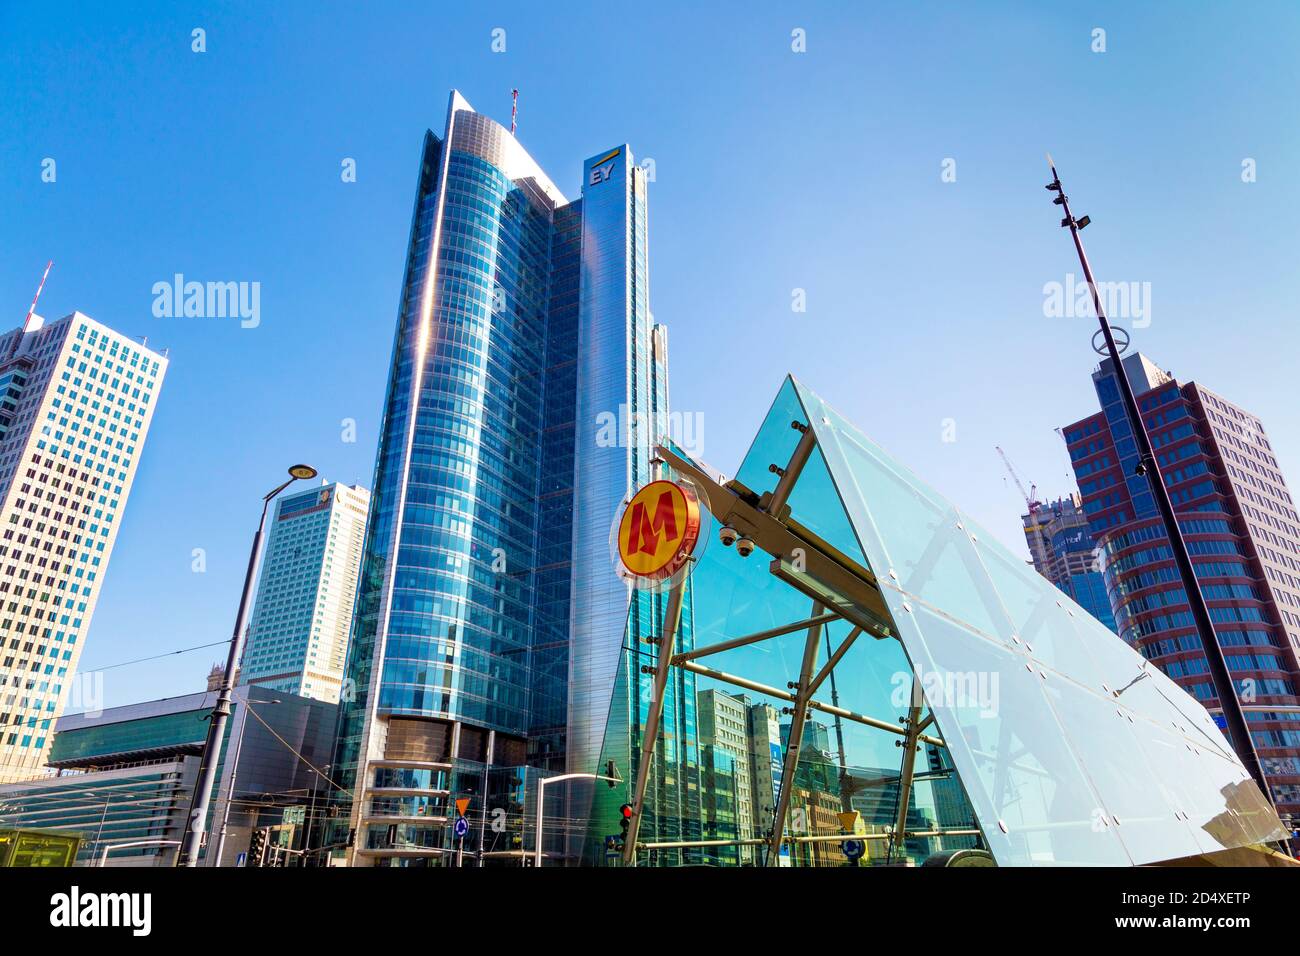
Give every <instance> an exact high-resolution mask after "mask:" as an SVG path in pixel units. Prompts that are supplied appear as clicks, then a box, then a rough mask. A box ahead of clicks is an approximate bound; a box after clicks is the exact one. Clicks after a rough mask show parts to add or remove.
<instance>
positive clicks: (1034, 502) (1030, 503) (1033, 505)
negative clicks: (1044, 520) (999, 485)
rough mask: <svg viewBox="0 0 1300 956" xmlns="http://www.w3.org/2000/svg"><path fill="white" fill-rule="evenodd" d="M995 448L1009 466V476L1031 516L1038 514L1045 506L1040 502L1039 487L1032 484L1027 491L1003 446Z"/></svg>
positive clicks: (1003, 461)
mask: <svg viewBox="0 0 1300 956" xmlns="http://www.w3.org/2000/svg"><path fill="white" fill-rule="evenodd" d="M993 447H994V448H996V449H997V452H998V455H999V456H1001V458H1002V464H1004V465H1006V466H1007V474H1009V475H1010V476H1011V480H1012V481H1014V482H1015V483H1016V487H1017V488H1019V489H1020V495H1021V497H1023V498H1024V499H1025V505H1026V506H1027V507H1028V508H1029V513H1030V514H1031V515H1032V514H1037V513H1038V509H1039V508H1041V507H1042V506H1043V503H1042V502H1041V501H1039V500H1038V486H1037V485H1035V484H1032V483H1031V484H1030V486H1029V490H1028V491H1025V483H1024V482H1023V481H1021V480H1020V476H1019V475H1017V474H1016V469H1015V468H1013V467H1012V465H1011V459H1010V458H1008V457H1007V453H1006V452H1004V451H1003V450H1002V446H1001V445H994V446H993Z"/></svg>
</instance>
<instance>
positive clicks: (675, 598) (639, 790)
mask: <svg viewBox="0 0 1300 956" xmlns="http://www.w3.org/2000/svg"><path fill="white" fill-rule="evenodd" d="M685 587H686V584H685V579H684V578H680V579H678V581H677V583H675V584H674V585H673V586H672V590H671V591H669V593H668V607H667V608H666V609H665V611H664V620H663V627H662V628H661V629H660V632H659V644H658V647H657V648H656V655H657V657H656V664H655V681H654V696H653V697H652V698H651V699H650V710H649V713H647V714H646V725H645V727H643V728H642V729H641V763H640V764H639V765H638V766H637V770H636V790H635V792H634V794H633V797H632V818H631V819H630V820H629V821H628V827H627V838H626V840H625V841H624V843H623V864H624V866H636V839H637V834H638V833H639V832H640V830H641V817H642V815H643V814H644V812H645V792H646V787H647V785H648V784H649V782H650V770H651V767H652V766H653V765H654V759H655V747H656V745H657V744H658V742H659V724H660V721H661V720H662V719H663V712H664V691H665V689H666V688H667V687H668V673H669V670H670V669H671V668H672V660H673V649H674V647H675V646H676V644H677V629H678V627H679V626H680V624H681V620H682V597H683V592H684V590H685Z"/></svg>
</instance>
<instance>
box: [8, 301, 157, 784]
mask: <svg viewBox="0 0 1300 956" xmlns="http://www.w3.org/2000/svg"><path fill="white" fill-rule="evenodd" d="M166 372H167V359H166V357H165V356H163V355H161V354H159V353H158V352H155V351H153V350H152V349H149V348H146V347H145V346H143V345H141V344H140V343H138V342H136V341H134V340H132V339H129V338H127V337H126V336H124V335H119V334H118V333H116V332H114V331H113V330H112V329H109V328H106V327H105V326H103V325H101V324H100V323H98V322H96V321H95V320H94V319H91V318H89V317H88V316H85V315H82V314H81V313H80V312H74V313H72V314H71V315H68V316H65V317H63V318H62V319H59V320H58V321H56V322H50V323H46V322H45V321H44V320H43V319H42V318H41V317H40V316H37V315H32V316H31V317H30V319H29V320H28V322H27V325H26V327H25V328H18V329H14V330H13V331H11V332H8V333H6V334H5V335H3V336H0V494H2V495H3V499H2V500H3V504H2V505H0V783H4V782H11V781H15V780H23V779H28V778H31V777H35V776H38V775H40V774H41V772H42V768H43V767H44V765H45V759H46V755H47V753H48V751H49V747H50V743H51V740H52V738H53V736H54V733H53V732H54V724H55V721H56V720H58V718H59V716H60V714H62V712H63V708H64V706H65V705H66V704H67V703H68V700H69V697H70V696H71V692H72V691H74V690H75V686H74V680H73V678H74V675H75V674H76V669H77V660H78V659H79V658H80V656H81V650H82V647H83V646H84V645H85V639H86V634H87V632H88V631H89V629H90V621H91V618H92V616H93V615H94V613H95V604H96V602H97V601H98V600H99V594H100V591H101V589H102V588H103V583H104V575H105V573H106V572H107V571H108V561H109V558H110V557H111V556H112V554H113V543H114V541H115V540H116V538H117V531H118V528H119V527H120V525H121V523H122V513H123V512H124V511H125V509H126V501H127V498H128V497H129V496H130V494H131V483H132V481H133V480H134V478H135V472H136V469H137V468H138V467H139V463H140V453H141V451H142V449H143V448H144V441H145V437H146V436H147V435H148V434H149V424H150V422H151V421H152V419H153V412H154V407H155V406H156V405H157V399H158V391H159V389H160V388H161V387H162V380H163V376H164V375H165V374H166Z"/></svg>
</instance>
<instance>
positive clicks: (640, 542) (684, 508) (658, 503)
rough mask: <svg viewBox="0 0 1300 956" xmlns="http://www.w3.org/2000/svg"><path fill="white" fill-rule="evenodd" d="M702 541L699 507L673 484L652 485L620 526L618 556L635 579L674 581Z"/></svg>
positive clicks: (630, 506)
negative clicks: (670, 578)
mask: <svg viewBox="0 0 1300 956" xmlns="http://www.w3.org/2000/svg"><path fill="white" fill-rule="evenodd" d="M699 539H700V503H699V500H698V499H697V498H696V497H695V493H694V492H693V491H691V490H690V489H689V488H684V487H682V486H681V485H679V484H677V483H676V482H673V481H652V482H651V483H650V484H648V485H646V486H645V487H644V488H642V489H641V490H640V491H638V492H637V493H636V494H635V495H633V496H632V500H631V501H629V502H628V503H627V507H626V508H625V509H624V510H623V517H622V518H621V519H620V520H619V523H618V556H619V560H620V561H621V562H622V564H623V568H624V569H625V570H626V571H627V572H628V573H629V574H631V575H632V576H634V577H636V578H641V579H648V580H651V581H662V580H663V579H664V578H669V577H672V576H673V575H674V574H676V573H677V572H678V571H680V570H681V569H682V567H684V566H685V564H686V562H687V561H688V560H690V557H691V553H692V552H693V551H694V550H695V544H696V542H697V541H699Z"/></svg>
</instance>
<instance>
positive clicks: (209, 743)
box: [178, 465, 316, 867]
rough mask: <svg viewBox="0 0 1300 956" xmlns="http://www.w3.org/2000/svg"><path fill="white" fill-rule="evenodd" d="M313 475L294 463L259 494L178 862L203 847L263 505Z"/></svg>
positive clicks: (194, 860) (194, 861)
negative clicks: (283, 477) (274, 484)
mask: <svg viewBox="0 0 1300 956" xmlns="http://www.w3.org/2000/svg"><path fill="white" fill-rule="evenodd" d="M315 477H316V469H314V468H312V467H310V466H309V465H294V466H293V467H291V468H290V469H289V480H288V481H286V482H284V483H282V484H281V485H279V486H277V487H276V488H275V489H273V490H272V491H270V492H268V493H267V494H266V495H265V496H263V498H262V517H261V519H260V520H259V521H258V523H257V533H256V534H254V535H253V547H252V550H251V551H250V552H249V555H248V568H247V570H246V571H245V572H244V590H243V591H242V592H241V593H240V595H239V610H238V612H237V613H236V614H235V633H234V634H233V635H231V638H230V652H229V653H228V654H227V655H226V672H225V674H223V675H222V677H221V688H220V690H218V691H217V702H216V704H215V706H213V708H212V713H211V714H210V715H209V717H208V721H209V722H208V737H207V740H206V741H205V742H204V744H203V756H202V757H201V758H200V760H199V775H198V779H197V780H196V781H195V783H194V798H193V800H192V801H191V803H190V817H189V822H188V823H187V824H186V828H185V836H184V837H183V838H182V840H181V851H180V859H179V861H178V865H179V866H189V867H194V866H198V865H199V850H200V849H201V848H202V847H203V837H204V834H205V832H206V830H207V821H208V807H209V806H210V805H211V803H212V785H213V783H215V781H216V777H217V761H218V759H219V755H220V752H221V746H222V742H223V740H224V738H225V734H226V723H227V722H228V721H229V720H230V714H231V706H230V705H231V699H232V692H233V691H234V688H235V671H236V669H237V668H238V667H239V658H240V656H241V655H242V654H243V651H244V630H245V628H246V627H247V626H248V611H249V603H250V601H251V598H252V593H253V581H254V580H255V579H256V577H257V565H258V559H259V558H260V557H261V553H262V536H263V533H264V532H265V530H266V511H267V508H269V507H270V504H271V499H272V498H274V497H275V496H276V495H278V494H279V493H280V492H282V491H284V489H286V488H288V487H289V486H290V485H291V484H293V483H294V482H295V481H297V480H298V479H300V478H315Z"/></svg>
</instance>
